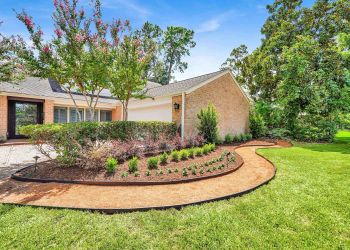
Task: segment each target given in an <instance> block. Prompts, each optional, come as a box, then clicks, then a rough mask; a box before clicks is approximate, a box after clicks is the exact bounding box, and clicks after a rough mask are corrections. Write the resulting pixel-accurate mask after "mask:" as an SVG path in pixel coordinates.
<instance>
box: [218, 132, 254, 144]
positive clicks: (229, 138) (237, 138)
mask: <svg viewBox="0 0 350 250" xmlns="http://www.w3.org/2000/svg"><path fill="white" fill-rule="evenodd" d="M252 138H253V136H252V134H240V135H234V134H231V133H230V134H227V135H225V143H233V142H245V141H249V140H251V139H252Z"/></svg>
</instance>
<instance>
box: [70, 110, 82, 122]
mask: <svg viewBox="0 0 350 250" xmlns="http://www.w3.org/2000/svg"><path fill="white" fill-rule="evenodd" d="M78 112H79V113H80V116H81V121H84V109H78V111H77V109H76V108H70V112H69V113H70V114H69V122H79V116H78Z"/></svg>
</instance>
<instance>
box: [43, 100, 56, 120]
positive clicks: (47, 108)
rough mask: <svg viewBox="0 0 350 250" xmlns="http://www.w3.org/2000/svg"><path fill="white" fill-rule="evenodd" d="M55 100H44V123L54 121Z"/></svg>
mask: <svg viewBox="0 0 350 250" xmlns="http://www.w3.org/2000/svg"><path fill="white" fill-rule="evenodd" d="M53 108H54V101H52V100H45V102H44V124H48V123H53V116H54V110H53Z"/></svg>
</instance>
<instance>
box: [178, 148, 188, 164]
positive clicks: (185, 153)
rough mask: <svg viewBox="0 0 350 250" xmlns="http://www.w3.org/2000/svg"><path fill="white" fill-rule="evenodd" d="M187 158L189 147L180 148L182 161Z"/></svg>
mask: <svg viewBox="0 0 350 250" xmlns="http://www.w3.org/2000/svg"><path fill="white" fill-rule="evenodd" d="M187 158H188V152H187V149H182V150H180V159H181V160H182V161H184V160H187Z"/></svg>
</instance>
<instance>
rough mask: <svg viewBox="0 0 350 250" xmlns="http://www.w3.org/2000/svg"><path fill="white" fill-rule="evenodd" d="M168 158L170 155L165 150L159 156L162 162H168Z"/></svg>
mask: <svg viewBox="0 0 350 250" xmlns="http://www.w3.org/2000/svg"><path fill="white" fill-rule="evenodd" d="M168 158H169V155H168V154H167V153H166V152H164V153H163V154H161V155H160V156H159V159H160V163H162V164H167V162H168Z"/></svg>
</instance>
